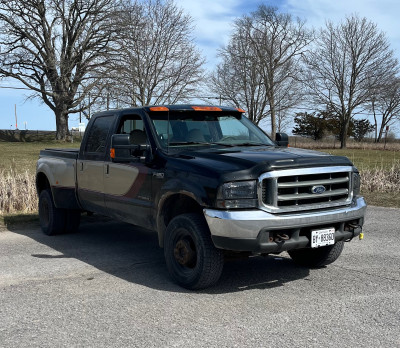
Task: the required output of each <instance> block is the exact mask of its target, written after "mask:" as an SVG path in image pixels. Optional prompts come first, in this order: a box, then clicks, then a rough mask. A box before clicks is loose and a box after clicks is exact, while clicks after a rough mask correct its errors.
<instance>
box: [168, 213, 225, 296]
mask: <svg viewBox="0 0 400 348" xmlns="http://www.w3.org/2000/svg"><path fill="white" fill-rule="evenodd" d="M164 256H165V261H166V264H167V267H168V270H169V273H170V274H171V276H172V278H173V279H174V280H175V281H176V282H177V283H178V284H179V285H181V286H182V287H184V288H187V289H190V290H198V289H204V288H207V287H209V286H211V285H214V284H215V283H216V282H217V281H218V279H219V277H220V276H221V273H222V268H223V265H224V256H223V253H222V251H221V250H219V249H217V248H215V246H214V244H213V242H212V240H211V236H210V231H209V229H208V226H207V223H206V222H205V220H204V218H203V217H202V216H201V215H198V214H182V215H179V216H177V217H175V218H174V219H173V220H172V221H171V222H170V223H169V225H168V227H167V230H166V232H165V238H164Z"/></svg>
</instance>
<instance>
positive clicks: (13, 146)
mask: <svg viewBox="0 0 400 348" xmlns="http://www.w3.org/2000/svg"><path fill="white" fill-rule="evenodd" d="M79 146H80V143H79V142H74V143H65V142H62V143H61V142H56V141H51V142H29V143H26V142H0V153H1V157H0V170H1V169H3V170H9V169H11V168H12V169H13V170H15V172H17V173H20V172H24V171H26V170H27V171H28V172H30V173H35V170H36V161H37V160H38V159H39V152H40V150H43V149H45V148H64V149H65V148H79Z"/></svg>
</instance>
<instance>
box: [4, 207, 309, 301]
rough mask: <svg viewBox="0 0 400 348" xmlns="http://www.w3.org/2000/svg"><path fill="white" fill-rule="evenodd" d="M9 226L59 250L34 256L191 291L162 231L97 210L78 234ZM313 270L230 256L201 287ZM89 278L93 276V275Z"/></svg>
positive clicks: (273, 280) (275, 281) (267, 283)
mask: <svg viewBox="0 0 400 348" xmlns="http://www.w3.org/2000/svg"><path fill="white" fill-rule="evenodd" d="M8 230H10V231H12V232H14V233H17V234H20V235H24V236H27V237H29V238H32V239H33V240H35V241H37V242H38V243H41V244H44V245H47V246H49V247H50V248H51V249H53V250H54V251H51V252H49V253H46V254H32V255H31V256H32V258H42V259H46V260H47V261H48V262H52V260H54V259H58V258H74V259H78V260H80V261H82V262H85V263H87V264H89V265H91V266H93V267H95V268H96V269H98V270H100V271H103V272H106V273H108V274H111V275H113V276H115V277H119V278H121V279H124V280H126V281H128V282H133V283H136V284H141V285H144V286H147V287H149V288H153V289H157V290H162V291H172V292H189V291H187V290H185V289H183V288H181V287H179V286H177V285H176V284H174V283H173V282H172V281H171V279H170V277H169V275H168V271H167V267H166V265H165V262H164V256H163V250H162V249H161V248H159V247H158V241H157V235H156V234H155V233H153V232H150V231H146V230H143V229H141V228H138V227H136V226H133V225H129V224H125V223H121V222H116V221H113V220H110V219H108V218H105V217H101V216H96V215H93V216H84V217H83V219H82V223H81V226H80V228H79V232H78V233H76V234H70V235H59V236H46V235H44V234H43V233H42V232H41V230H40V228H39V225H38V222H37V220H34V221H33V222H32V223H31V224H30V225H16V224H9V225H8ZM308 275H309V270H308V269H307V268H302V267H299V266H296V265H295V264H294V263H293V262H292V261H291V260H290V259H289V258H287V257H279V256H273V255H271V256H267V257H259V256H258V257H250V258H241V259H232V258H229V259H228V260H227V261H226V262H225V266H224V270H223V273H222V276H221V279H220V281H219V282H218V284H217V285H216V286H214V287H212V288H209V289H205V290H202V291H201V292H202V293H210V294H218V293H230V292H237V291H245V290H251V289H269V288H275V287H280V286H284V285H285V284H286V283H289V282H292V281H296V280H299V279H306V278H307V276H308ZM94 277H96V275H94ZM88 279H89V278H88ZM90 279H93V276H92V275H91V278H90Z"/></svg>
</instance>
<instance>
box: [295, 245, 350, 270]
mask: <svg viewBox="0 0 400 348" xmlns="http://www.w3.org/2000/svg"><path fill="white" fill-rule="evenodd" d="M343 247H344V242H343V241H340V242H337V243H336V244H334V245H328V246H324V247H321V248H315V249H295V250H289V251H288V254H289V255H290V257H291V258H292V260H293V261H294V262H296V263H297V264H299V265H301V266H306V267H311V268H318V267H322V266H326V265H329V264H330V263H332V262H334V261H336V260H337V258H338V257H339V256H340V254H341V253H342V251H343Z"/></svg>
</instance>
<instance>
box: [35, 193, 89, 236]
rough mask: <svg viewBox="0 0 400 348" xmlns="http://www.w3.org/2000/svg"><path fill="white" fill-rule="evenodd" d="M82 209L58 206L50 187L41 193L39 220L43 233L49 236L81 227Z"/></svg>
mask: <svg viewBox="0 0 400 348" xmlns="http://www.w3.org/2000/svg"><path fill="white" fill-rule="evenodd" d="M80 218H81V212H80V210H73V209H60V208H56V206H55V205H54V201H53V196H52V194H51V191H50V189H47V190H43V191H42V192H40V195H39V222H40V227H41V228H42V231H43V233H45V234H47V235H48V236H53V235H57V234H64V233H74V232H76V231H77V230H78V228H79V223H80Z"/></svg>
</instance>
